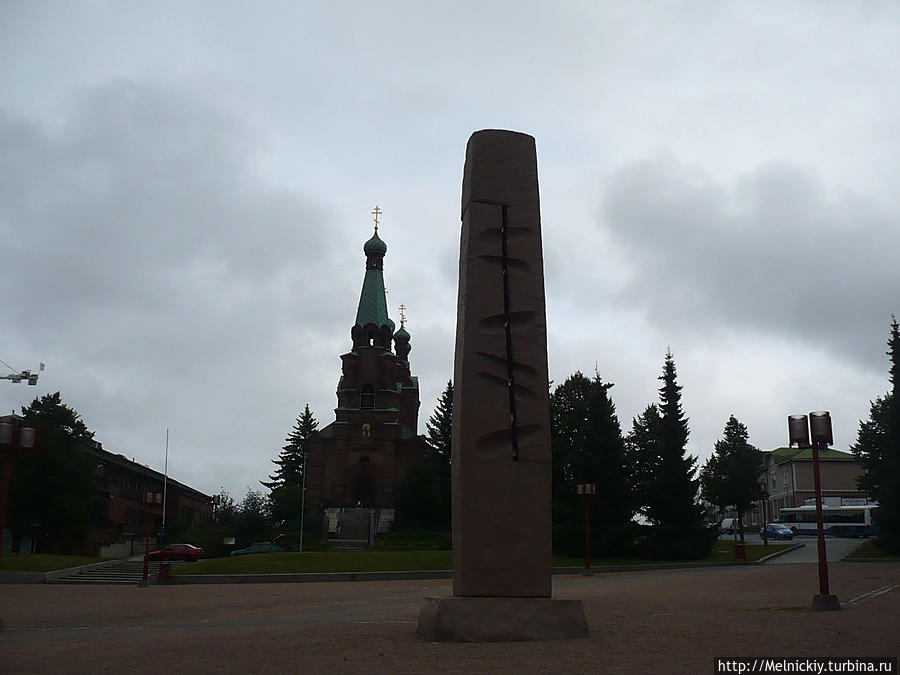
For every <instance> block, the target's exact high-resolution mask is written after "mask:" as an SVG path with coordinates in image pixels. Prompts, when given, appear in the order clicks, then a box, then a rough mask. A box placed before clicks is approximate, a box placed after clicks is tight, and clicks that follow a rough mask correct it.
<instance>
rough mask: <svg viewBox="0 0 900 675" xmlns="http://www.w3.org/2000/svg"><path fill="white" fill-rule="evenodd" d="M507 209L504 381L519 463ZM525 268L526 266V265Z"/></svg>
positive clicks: (502, 229)
mask: <svg viewBox="0 0 900 675" xmlns="http://www.w3.org/2000/svg"><path fill="white" fill-rule="evenodd" d="M508 216H509V207H508V206H504V207H503V219H502V220H501V221H500V223H501V225H500V242H501V246H502V250H503V260H502V261H501V264H502V266H503V314H505V315H506V321H505V322H504V324H503V327H504V331H505V333H506V381H507V384H508V385H509V430H510V436H511V438H510V440H511V441H512V449H513V461H514V462H518V461H519V434H518V430H517V429H516V427H517V424H518V420H516V381H515V372H514V370H513V366H512V364H513V344H512V316H511V315H510V301H509V264H510V259H509V242H508V241H507V236H506V227H507V224H508V222H509V221H508ZM526 267H527V265H526Z"/></svg>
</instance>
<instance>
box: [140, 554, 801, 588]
mask: <svg viewBox="0 0 900 675" xmlns="http://www.w3.org/2000/svg"><path fill="white" fill-rule="evenodd" d="M800 546H802V544H800ZM776 555H777V554H776ZM760 562H761V561H753V562H727V563H715V562H706V563H651V564H647V565H609V566H603V567H591V574H612V573H618V572H649V571H654V570H655V571H660V570H682V569H700V568H708V567H745V566H748V565H759V564H760ZM583 573H584V568H583V567H554V568H553V574H554V575H560V576H561V575H572V574H583ZM451 578H453V571H452V570H421V571H415V572H305V573H296V574H179V575H173V576H171V577H169V583H168V584H159V582H158V581H156V582H154V581H151V584H153V585H162V586H165V585H169V586H182V585H189V584H293V583H319V582H345V581H404V580H424V579H451Z"/></svg>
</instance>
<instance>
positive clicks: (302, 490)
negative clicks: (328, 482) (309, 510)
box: [297, 448, 309, 553]
mask: <svg viewBox="0 0 900 675" xmlns="http://www.w3.org/2000/svg"><path fill="white" fill-rule="evenodd" d="M308 456H309V451H307V450H306V448H304V449H303V476H302V477H301V478H300V483H301V485H300V544H299V546H297V550H298V552H300V553H303V513H304V511H306V458H307V457H308Z"/></svg>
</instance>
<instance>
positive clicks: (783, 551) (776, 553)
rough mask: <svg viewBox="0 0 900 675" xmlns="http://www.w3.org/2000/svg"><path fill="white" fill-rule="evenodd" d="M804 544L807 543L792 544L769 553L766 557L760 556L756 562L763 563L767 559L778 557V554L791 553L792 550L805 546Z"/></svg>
mask: <svg viewBox="0 0 900 675" xmlns="http://www.w3.org/2000/svg"><path fill="white" fill-rule="evenodd" d="M804 546H806V544H794V545H793V546H790V547H789V548H783V549H781V550H780V551H775V553H770V554H769V555H767V556H765V557H764V558H760V559H759V560H757V561H756V562H757V563H759V564H762V563H764V562H766V561H767V560H771V559H772V558H777V557H778V556H780V555H784V554H785V553H790V552H791V551H796V550H797V549H798V548H803V547H804Z"/></svg>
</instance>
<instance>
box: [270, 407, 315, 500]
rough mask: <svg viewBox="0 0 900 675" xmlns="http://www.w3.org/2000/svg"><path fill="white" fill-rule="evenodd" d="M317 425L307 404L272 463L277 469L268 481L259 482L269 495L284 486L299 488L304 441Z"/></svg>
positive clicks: (304, 449)
mask: <svg viewBox="0 0 900 675" xmlns="http://www.w3.org/2000/svg"><path fill="white" fill-rule="evenodd" d="M318 426H319V423H318V422H317V421H316V418H315V417H313V415H312V413H311V412H310V411H309V404H308V403H307V404H306V408H305V409H304V410H303V412H302V413H300V415H299V416H298V417H297V421H296V422H295V423H294V428H293V429H292V430H291V433H290V434H288V437H287V438H286V439H285V441H286V444H285V445H283V446H282V448H281V453H280V454H279V455H278V458H277V459H273V460H272V463H273V464H275V465H276V466H277V467H278V468H277V469H275V473H273V474H270V475H269V480H268V481H262V480H261V481H260V483H262V484H263V485H264V486H265V487H267V488H269V490H270V493H271V492H272V491H274V490H277V489H278V488H280V487H283V486H285V485H294V486H299V485H300V483H301V482H302V480H303V457H304V454H305V453H306V439H307V438H309V437H310V436H311V435H312V434H313V432H314V431H316V429H317V428H318Z"/></svg>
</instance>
